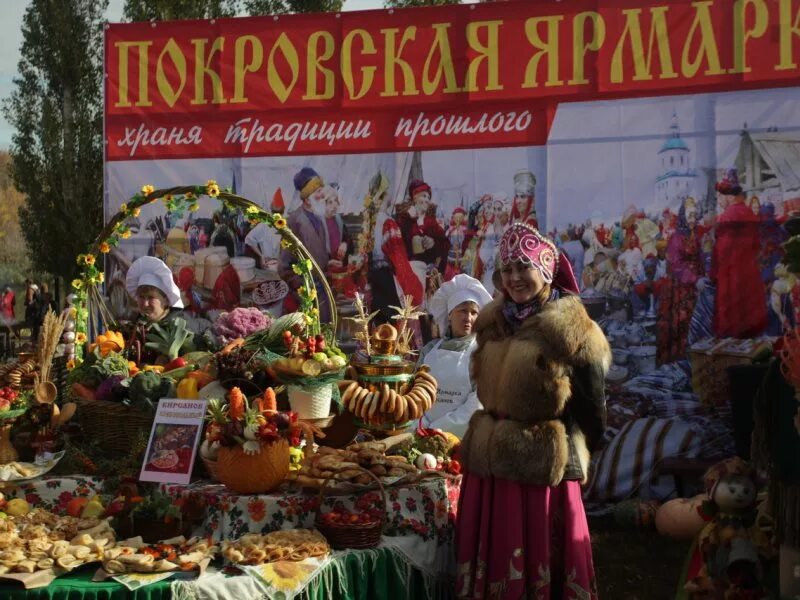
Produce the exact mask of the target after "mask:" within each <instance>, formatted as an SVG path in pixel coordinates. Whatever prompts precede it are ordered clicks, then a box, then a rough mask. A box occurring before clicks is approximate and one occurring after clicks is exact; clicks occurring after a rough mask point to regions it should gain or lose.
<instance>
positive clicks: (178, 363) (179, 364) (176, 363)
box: [164, 356, 186, 371]
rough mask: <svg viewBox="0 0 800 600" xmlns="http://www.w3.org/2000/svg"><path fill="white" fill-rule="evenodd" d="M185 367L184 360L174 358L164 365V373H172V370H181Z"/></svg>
mask: <svg viewBox="0 0 800 600" xmlns="http://www.w3.org/2000/svg"><path fill="white" fill-rule="evenodd" d="M185 366H186V359H184V358H181V357H180V356H179V357H178V358H175V359H173V360H171V361H169V362H168V363H167V364H166V365H164V370H165V371H172V370H174V369H181V368H183V367H185Z"/></svg>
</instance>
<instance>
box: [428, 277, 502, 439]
mask: <svg viewBox="0 0 800 600" xmlns="http://www.w3.org/2000/svg"><path fill="white" fill-rule="evenodd" d="M491 299H492V297H491V295H490V294H489V292H487V291H486V288H484V287H483V285H482V284H481V282H480V281H478V280H477V279H474V278H472V277H470V276H469V275H456V276H455V277H454V278H453V279H451V280H450V281H448V282H446V283H444V284H443V285H442V287H440V288H439V289H438V290H437V291H436V293H435V294H434V295H433V298H432V299H431V303H430V311H431V314H432V316H433V319H434V321H435V322H436V325H437V326H438V328H439V332H440V335H441V336H442V337H441V338H439V339H437V340H433V341H431V342H429V343H428V344H427V345H426V346H425V347H424V348H423V349H422V350H421V351H420V357H419V362H420V364H422V363H425V364H426V365H428V366H429V367H430V369H431V375H433V376H434V377H435V378H436V381H437V382H438V383H439V385H438V390H437V395H436V402H435V403H434V405H433V406H432V407H431V408H430V409H429V410H428V412H426V413H425V414H424V415H423V416H422V419H420V424H421V425H422V427H427V428H433V429H442V430H444V431H449V432H451V433H454V434H455V435H457V436H459V437H461V436H463V435H464V433H465V432H466V430H467V425H468V424H469V419H470V417H471V416H472V413H473V412H475V411H476V410H478V409H479V408H481V404H480V402H479V401H478V396H477V393H476V392H475V389H474V387H473V385H472V382H471V381H470V377H469V363H470V357H471V355H472V351H473V350H474V349H475V335H474V334H473V331H472V326H473V325H474V323H475V319H476V318H477V317H478V312H480V309H481V308H483V307H484V306H485V305H486V304H487V303H488V302H489V301H490V300H491Z"/></svg>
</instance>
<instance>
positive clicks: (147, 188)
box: [142, 185, 156, 196]
mask: <svg viewBox="0 0 800 600" xmlns="http://www.w3.org/2000/svg"><path fill="white" fill-rule="evenodd" d="M155 190H156V188H154V187H153V186H152V185H144V186H142V193H143V194H144V195H145V196H149V195H150V194H152V193H153V192H154V191H155Z"/></svg>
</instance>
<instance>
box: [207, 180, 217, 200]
mask: <svg viewBox="0 0 800 600" xmlns="http://www.w3.org/2000/svg"><path fill="white" fill-rule="evenodd" d="M206 193H207V194H208V195H209V196H211V197H212V198H216V197H217V196H219V186H218V185H217V184H216V183H215V184H213V185H209V186H208V188H206Z"/></svg>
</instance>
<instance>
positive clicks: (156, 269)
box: [125, 256, 183, 308]
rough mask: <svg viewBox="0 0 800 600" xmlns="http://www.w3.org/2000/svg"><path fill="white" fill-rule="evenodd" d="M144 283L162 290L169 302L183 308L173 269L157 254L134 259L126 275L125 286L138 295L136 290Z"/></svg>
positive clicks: (134, 295)
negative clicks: (157, 256) (156, 255)
mask: <svg viewBox="0 0 800 600" xmlns="http://www.w3.org/2000/svg"><path fill="white" fill-rule="evenodd" d="M143 285H150V286H153V287H154V288H158V289H159V290H161V291H162V292H163V293H164V295H165V296H166V297H167V302H169V305H170V306H172V307H174V308H183V300H181V291H180V290H179V289H178V286H177V285H176V284H175V280H174V279H173V278H172V271H170V270H169V267H168V266H167V265H166V264H164V261H163V260H161V259H159V258H156V257H155V256H142V257H141V258H137V259H136V260H135V261H133V264H132V265H131V266H130V268H129V269H128V275H127V276H126V277H125V288H126V289H127V290H128V293H129V294H130V295H131V296H133V297H134V298H135V297H136V290H137V289H139V287H141V286H143Z"/></svg>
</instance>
